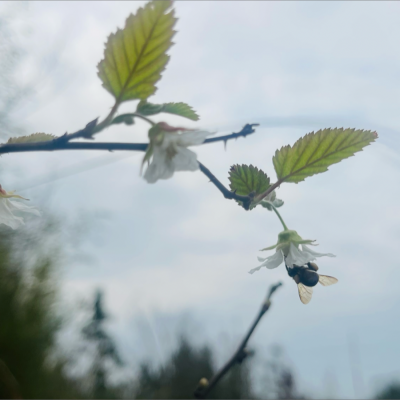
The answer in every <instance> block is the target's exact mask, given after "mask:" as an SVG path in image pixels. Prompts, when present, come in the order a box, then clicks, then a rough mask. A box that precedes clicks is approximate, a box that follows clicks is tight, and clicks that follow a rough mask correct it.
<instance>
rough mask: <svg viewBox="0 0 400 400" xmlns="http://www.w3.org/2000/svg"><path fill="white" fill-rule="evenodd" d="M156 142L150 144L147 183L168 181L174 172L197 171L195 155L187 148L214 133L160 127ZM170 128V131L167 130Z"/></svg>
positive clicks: (200, 142)
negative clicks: (150, 157)
mask: <svg viewBox="0 0 400 400" xmlns="http://www.w3.org/2000/svg"><path fill="white" fill-rule="evenodd" d="M162 127H163V129H162V130H161V131H160V133H159V136H158V137H157V140H153V141H151V143H150V146H149V147H150V148H151V152H152V153H151V156H152V159H151V162H150V165H149V166H148V167H147V169H146V172H145V174H144V179H146V181H147V182H148V183H155V182H157V181H158V180H159V179H169V178H171V177H172V175H173V174H174V172H175V171H196V170H197V169H199V164H198V162H197V155H196V153H194V152H193V151H191V150H189V149H188V148H187V147H189V146H197V145H200V144H202V143H203V142H204V140H205V139H206V137H207V136H210V135H213V134H214V132H208V131H201V130H186V129H184V128H173V127H169V126H168V125H167V124H163V125H162ZM168 128H171V129H168Z"/></svg>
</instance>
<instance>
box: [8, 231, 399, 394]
mask: <svg viewBox="0 0 400 400" xmlns="http://www.w3.org/2000/svg"><path fill="white" fill-rule="evenodd" d="M57 229H58V228H57V224H54V223H51V224H50V223H47V224H46V223H41V225H40V224H39V226H36V227H35V228H34V229H31V230H22V231H18V233H15V232H14V231H12V230H11V229H9V228H2V229H1V230H0V316H1V319H0V397H1V398H14V399H15V398H31V399H35V398H76V399H78V398H82V399H84V398H98V399H101V398H103V399H105V398H109V399H113V398H137V399H186V398H193V392H194V389H195V388H196V386H197V384H198V382H199V380H200V379H201V378H203V377H205V378H207V379H209V378H211V377H212V376H213V374H214V373H215V372H216V366H215V363H214V358H213V352H212V350H211V349H212V346H211V344H210V345H206V346H204V347H202V348H196V347H195V346H193V344H192V343H191V341H190V338H188V337H180V339H179V340H178V346H177V348H176V350H175V351H174V352H173V353H172V354H171V355H170V357H169V358H168V360H167V361H166V362H165V364H164V365H159V366H158V367H153V368H152V367H151V366H150V365H151V363H150V361H151V360H149V362H142V363H141V364H140V365H139V366H136V367H138V368H137V369H136V370H135V371H137V372H136V374H135V376H134V377H133V378H130V379H129V380H125V381H123V382H122V383H118V384H115V383H113V382H112V380H111V379H110V378H111V375H112V374H113V373H115V372H118V370H119V369H120V368H121V367H125V368H126V364H125V363H124V361H129V360H124V359H123V357H122V356H121V354H120V352H119V350H118V345H117V343H116V342H115V340H114V339H113V338H112V337H111V336H110V334H109V333H108V332H107V329H106V322H107V320H108V318H109V316H108V314H107V313H106V311H105V305H104V298H103V295H102V292H101V291H98V292H96V293H95V295H94V297H93V299H92V304H91V306H90V307H91V310H90V314H89V315H88V316H87V319H86V321H85V322H84V323H83V324H82V326H81V327H80V328H79V327H78V328H77V329H78V330H79V335H78V336H77V337H79V339H77V340H78V341H79V343H76V348H77V349H78V348H80V349H82V348H83V349H84V351H78V352H68V353H65V352H63V351H62V349H61V348H60V344H59V342H58V340H57V338H58V335H59V333H60V332H61V331H62V329H63V324H65V322H66V321H68V319H67V318H65V316H63V314H62V313H63V307H62V305H61V304H60V302H59V296H58V295H59V285H58V279H59V277H60V274H59V272H60V267H61V265H60V264H61V263H60V260H63V259H64V258H63V255H62V248H61V247H60V246H59V245H58V243H57V240H54V238H56V237H57V235H56V234H55V230H57ZM48 239H51V240H48ZM63 245H64V246H65V243H63ZM75 312H77V313H79V312H81V310H80V309H77V310H75ZM82 353H83V354H84V356H85V357H86V360H89V367H87V368H86V369H82V372H81V373H76V372H75V373H74V374H73V375H72V374H71V373H70V372H68V371H70V367H71V366H73V365H74V364H76V363H78V361H79V360H78V358H79V357H81V356H82ZM266 360H267V362H264V364H263V365H264V367H263V368H265V371H263V372H265V373H264V374H263V376H264V378H263V382H262V385H261V386H262V389H261V390H260V389H258V390H257V391H256V390H255V389H254V387H255V386H254V382H253V378H252V375H253V374H252V357H251V356H249V357H248V358H247V359H245V360H244V361H243V362H242V364H238V365H236V366H235V367H234V368H232V369H231V371H230V372H229V373H228V374H227V375H226V376H225V377H224V378H223V379H222V380H221V381H220V382H219V384H218V385H217V386H216V387H215V388H214V389H213V391H212V392H211V393H210V398H215V399H245V398H246V399H251V398H265V399H302V398H305V397H304V396H303V395H302V394H301V393H299V392H298V390H297V389H296V383H295V379H294V375H293V372H292V371H291V369H290V368H288V367H287V366H286V365H285V363H284V362H283V361H282V358H281V357H280V356H279V355H278V356H277V353H276V352H274V351H271V354H268V355H266ZM133 375H134V374H132V375H131V376H133ZM259 386H260V385H259ZM399 395H400V386H399V385H396V384H392V385H389V386H388V387H387V388H385V389H383V390H382V391H381V392H380V393H379V394H378V395H377V397H376V398H379V399H399V398H400V396H399Z"/></svg>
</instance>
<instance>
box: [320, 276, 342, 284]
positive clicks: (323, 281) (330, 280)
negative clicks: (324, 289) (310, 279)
mask: <svg viewBox="0 0 400 400" xmlns="http://www.w3.org/2000/svg"><path fill="white" fill-rule="evenodd" d="M337 282H338V280H337V279H336V278H334V277H333V276H328V275H320V276H319V283H320V284H321V285H322V286H329V285H333V284H334V283H337Z"/></svg>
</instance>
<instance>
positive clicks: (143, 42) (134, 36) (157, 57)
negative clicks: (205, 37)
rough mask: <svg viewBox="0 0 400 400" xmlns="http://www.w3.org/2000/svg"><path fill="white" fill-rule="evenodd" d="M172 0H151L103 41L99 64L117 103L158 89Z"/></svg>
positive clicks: (170, 25)
mask: <svg viewBox="0 0 400 400" xmlns="http://www.w3.org/2000/svg"><path fill="white" fill-rule="evenodd" d="M171 4H172V2H171V1H166V0H164V1H152V2H149V3H147V4H146V5H145V6H144V8H139V10H138V12H137V14H136V15H133V14H131V15H130V16H129V17H128V19H127V20H126V24H125V28H124V29H123V30H121V29H118V30H117V32H116V33H112V34H111V35H110V36H109V38H108V41H107V43H106V48H105V51H104V59H103V60H101V61H100V63H99V64H98V66H97V68H98V76H99V78H100V79H101V80H102V82H103V87H104V88H105V89H106V90H108V91H109V92H110V93H111V94H112V95H113V96H114V97H115V99H116V103H117V104H120V103H121V102H123V101H127V100H135V99H147V98H148V97H149V96H151V95H152V94H154V93H155V91H156V90H157V88H156V86H155V84H156V82H157V81H158V80H159V79H160V78H161V72H162V71H163V70H164V69H165V66H166V64H167V62H168V60H169V56H168V55H167V54H166V52H167V50H168V49H169V48H170V47H171V46H172V37H173V36H174V34H175V31H174V30H173V29H172V28H173V26H174V25H175V23H176V18H175V17H174V10H172V11H170V12H167V10H168V9H169V8H170V7H171Z"/></svg>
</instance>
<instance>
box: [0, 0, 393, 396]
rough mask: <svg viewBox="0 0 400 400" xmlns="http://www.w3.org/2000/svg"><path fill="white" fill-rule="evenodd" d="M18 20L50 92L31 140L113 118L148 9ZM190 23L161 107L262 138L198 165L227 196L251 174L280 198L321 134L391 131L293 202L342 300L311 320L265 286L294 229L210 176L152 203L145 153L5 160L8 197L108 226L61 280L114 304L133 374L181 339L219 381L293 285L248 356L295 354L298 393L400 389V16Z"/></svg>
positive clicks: (328, 298)
mask: <svg viewBox="0 0 400 400" xmlns="http://www.w3.org/2000/svg"><path fill="white" fill-rule="evenodd" d="M14 3H15V2H13V4H10V3H6V2H3V3H2V4H1V10H5V9H8V10H9V9H12V7H20V8H19V17H18V19H17V20H16V21H14V25H13V26H14V32H15V38H16V39H15V40H17V41H18V43H20V46H21V47H22V48H24V49H25V56H24V57H25V58H24V62H23V63H21V64H20V69H19V70H18V71H16V73H18V74H20V75H19V76H20V77H21V83H24V82H29V83H31V84H32V83H33V86H34V88H33V93H32V95H31V96H29V97H27V99H26V100H24V101H23V102H22V103H21V105H20V107H19V108H18V109H16V110H15V113H14V115H13V118H14V119H15V120H17V121H18V122H19V123H20V125H23V127H24V129H25V130H26V132H27V133H32V132H48V133H53V134H56V135H59V134H63V133H64V132H65V131H68V132H73V131H75V130H77V129H79V128H81V127H83V126H84V125H85V124H86V123H87V122H88V121H91V120H92V119H94V118H95V117H97V116H101V117H104V116H105V115H106V114H107V112H108V110H109V108H110V107H111V106H112V97H111V96H110V95H109V94H108V92H106V91H105V90H104V89H103V88H102V87H101V83H100V80H99V79H98V77H97V75H96V65H97V63H98V61H100V60H101V59H102V57H103V49H104V42H105V41H106V38H107V36H108V34H109V33H110V32H112V31H115V29H116V28H117V27H122V26H123V24H124V21H125V18H126V17H127V16H128V15H129V13H131V12H135V11H136V9H137V8H138V6H139V5H141V4H144V3H143V2H112V3H111V2H31V3H18V5H14ZM175 8H176V13H177V16H178V17H179V21H178V23H177V26H176V29H177V30H178V33H177V34H176V36H175V37H174V42H175V43H176V44H175V45H174V46H173V47H172V49H171V50H170V52H169V53H170V55H171V60H170V62H169V64H168V66H167V69H166V71H165V72H164V73H163V78H162V80H161V81H160V82H159V84H158V88H159V89H158V91H157V92H156V94H155V95H154V96H152V97H151V100H152V101H154V102H164V101H165V102H169V101H176V102H178V101H185V102H187V103H188V104H190V105H191V106H193V107H194V108H195V109H196V110H197V111H198V113H199V114H200V116H201V120H200V121H199V122H198V123H193V122H186V121H184V122H183V121H182V120H180V119H178V118H174V117H171V116H169V117H165V116H161V117H157V120H166V121H169V122H171V123H180V124H183V123H185V124H186V125H187V126H199V127H202V128H207V129H215V130H218V132H220V133H227V132H230V131H238V130H239V129H240V128H241V127H242V126H243V125H244V124H245V123H256V122H258V123H260V124H261V125H260V127H259V128H258V129H257V132H256V133H255V134H254V135H252V136H249V137H247V138H246V139H240V140H237V141H232V142H230V143H228V146H227V151H224V149H223V145H222V144H219V143H218V144H214V145H207V146H203V147H199V148H196V149H195V150H196V152H197V154H198V157H199V159H200V160H201V161H202V162H203V163H204V164H205V165H206V166H207V167H208V168H210V169H211V170H212V171H213V173H214V174H215V175H216V176H217V177H218V178H219V179H220V180H221V181H222V182H223V183H225V184H228V180H227V176H228V171H229V167H230V166H231V165H232V164H236V163H249V164H250V163H252V164H253V165H256V166H258V167H259V168H262V169H263V170H264V171H265V172H267V173H268V174H269V175H270V176H271V177H272V180H274V179H275V174H274V170H273V166H272V161H271V160H272V155H273V154H274V152H275V150H276V149H277V148H280V147H281V146H283V145H286V144H293V143H294V142H295V141H296V140H297V139H298V138H299V137H300V136H302V135H304V134H306V133H308V132H311V131H313V130H314V131H316V130H318V129H321V128H326V127H336V126H337V127H342V126H343V127H354V128H357V129H372V130H377V132H378V134H379V139H378V141H377V142H376V143H374V144H373V145H372V146H369V147H367V148H366V149H365V150H364V151H363V152H361V153H357V154H356V156H355V157H352V158H350V159H347V160H345V161H343V162H342V163H340V164H338V165H334V166H332V167H331V168H330V170H329V171H328V172H326V173H324V174H321V175H317V176H314V177H311V178H308V179H306V181H304V182H301V183H300V184H298V185H296V184H284V185H282V186H281V188H280V189H279V190H278V197H280V198H282V199H283V200H284V201H285V205H284V207H283V208H282V215H283V217H284V219H285V221H286V222H287V224H288V226H289V227H290V228H292V229H296V230H297V231H298V232H299V233H300V235H302V236H303V237H306V238H310V239H317V241H318V243H319V244H320V246H319V249H318V250H320V251H321V252H331V253H334V254H336V255H337V257H336V258H326V259H321V260H320V262H319V263H318V264H319V265H320V268H321V270H322V271H323V272H324V273H326V274H328V275H333V276H336V277H337V278H338V279H339V284H338V285H335V286H332V287H329V288H323V287H317V288H316V289H315V291H314V296H313V300H312V302H311V303H310V304H308V305H307V306H304V305H303V304H301V303H300V301H299V300H298V295H297V290H296V286H295V284H294V283H293V282H292V281H291V280H290V278H289V277H288V276H287V275H286V272H285V270H284V268H283V267H280V268H277V269H276V270H266V269H264V270H261V271H259V272H258V273H255V274H254V275H249V274H248V273H247V271H248V270H249V269H251V268H254V267H255V266H257V265H258V261H257V256H258V255H263V254H262V253H259V252H258V250H259V249H261V248H263V247H266V246H268V245H271V244H273V243H275V242H276V236H277V234H278V233H279V231H280V230H281V227H280V224H279V221H278V220H277V218H275V216H274V215H273V214H272V213H269V212H268V211H266V210H264V209H258V208H257V209H255V210H254V211H252V212H245V211H244V210H242V209H240V208H239V207H238V206H237V205H236V204H235V203H234V202H233V201H227V200H225V199H224V198H223V197H222V196H221V195H220V194H219V192H218V191H217V190H216V189H215V188H214V187H213V186H212V185H211V184H209V183H208V180H207V179H206V178H205V177H204V176H203V175H202V174H201V173H200V172H197V173H190V172H184V173H178V174H176V175H175V176H174V177H173V178H172V179H170V180H168V181H164V182H158V183H157V184H155V185H148V184H147V183H146V182H145V181H144V180H143V179H142V178H141V177H140V176H139V167H140V162H141V158H142V156H143V155H142V154H125V153H121V154H119V153H115V154H105V153H100V152H87V153H83V152H68V153H67V152H58V153H54V154H45V153H38V154H13V155H6V156H3V157H2V158H1V160H0V163H1V168H2V171H3V172H2V179H3V180H4V181H5V182H7V187H9V188H10V189H13V188H16V189H19V190H20V191H21V194H24V195H26V196H28V197H29V198H30V199H31V202H32V203H33V204H36V205H38V206H39V207H41V208H42V209H43V210H44V211H45V212H46V210H48V211H49V212H52V213H56V214H57V213H60V215H65V216H67V217H68V218H77V217H79V215H82V214H85V215H88V216H90V217H92V218H96V219H97V221H96V224H95V226H96V228H95V229H92V231H91V233H90V235H89V238H88V241H87V244H86V245H85V252H86V254H87V255H88V257H87V258H84V259H76V260H75V261H74V262H71V263H70V265H69V266H68V270H67V271H66V272H65V276H64V283H63V287H64V290H65V293H68V296H67V295H66V296H65V297H66V300H67V302H69V303H71V304H72V303H73V302H74V298H75V297H77V298H78V297H80V296H82V297H86V298H87V297H88V296H90V295H91V293H93V290H94V288H95V287H96V286H97V285H101V286H102V287H103V288H104V289H105V291H106V296H107V297H106V301H107V304H108V308H109V311H110V312H111V313H112V314H113V315H114V319H113V321H112V324H111V326H110V329H112V330H113V332H114V333H115V335H116V336H117V337H118V338H119V340H120V343H121V345H122V346H123V348H124V354H125V355H126V358H127V359H128V360H129V359H132V360H135V359H137V358H138V357H139V358H140V357H151V358H152V359H153V360H154V361H156V362H157V361H162V360H164V359H165V357H166V356H167V355H168V352H169V351H170V349H171V348H173V346H174V344H175V333H176V332H177V331H178V330H179V329H181V328H182V327H183V329H185V330H186V331H187V333H188V334H190V335H191V336H192V337H193V338H194V340H195V341H196V343H202V342H204V341H206V340H208V341H212V342H213V343H214V344H215V346H217V347H218V355H219V358H218V360H219V361H220V362H222V360H224V359H225V358H227V357H228V356H229V354H230V352H231V351H232V350H233V349H234V348H235V347H236V345H237V343H238V340H239V339H240V338H241V336H242V334H243V332H244V331H245V330H246V329H247V327H248V325H249V324H250V322H251V321H252V319H253V318H254V315H255V313H256V312H257V310H258V307H259V305H260V303H261V301H262V299H263V297H264V295H265V293H266V290H267V288H268V286H269V285H270V284H272V283H274V282H276V281H277V280H282V281H283V282H284V286H283V287H282V288H281V290H280V291H279V292H278V293H277V294H276V296H275V298H274V304H273V307H272V309H271V310H270V312H269V313H268V315H267V316H266V317H265V319H264V320H263V321H262V322H261V324H260V326H259V327H258V328H257V331H256V332H255V334H254V336H253V338H252V343H253V345H254V346H255V347H257V349H258V351H259V354H260V356H261V355H262V354H263V352H267V351H268V349H269V346H270V345H271V344H273V343H279V344H280V345H282V346H283V347H284V349H285V354H286V356H287V358H288V359H289V360H290V362H291V364H292V365H293V367H294V368H295V371H296V374H297V377H298V379H299V383H300V385H301V386H300V389H301V390H303V391H305V392H307V393H309V394H311V395H313V396H315V397H324V396H325V397H332V396H336V397H338V398H354V397H368V396H371V395H372V394H373V393H374V392H375V390H376V389H377V388H378V387H379V386H380V385H381V384H383V383H385V382H386V381H388V380H389V379H391V378H394V377H396V376H397V377H399V374H400V364H399V361H398V358H397V356H396V355H397V354H399V352H400V344H399V341H398V335H399V333H400V327H399V323H398V322H397V321H398V310H399V306H400V294H399V291H398V280H399V279H400V272H399V268H398V266H399V262H398V260H397V252H396V250H397V248H398V241H399V238H400V230H399V220H400V213H399V208H398V198H399V195H400V190H399V185H398V182H399V178H400V156H399V150H400V145H399V143H400V142H399V139H398V135H399V132H400V122H399V118H398V108H399V98H400V52H398V39H399V37H400V27H399V25H398V18H397V16H398V12H399V10H400V4H399V3H397V2H229V1H226V2H206V1H201V2H195V1H191V2H177V3H176V5H175ZM15 9H16V8H15ZM135 106H136V104H135V102H130V103H126V104H124V105H123V107H122V108H121V110H122V111H128V110H133V109H134V108H135ZM21 116H22V117H21ZM145 129H146V126H145V125H144V124H142V123H140V122H139V123H137V124H135V125H134V126H132V127H120V126H117V127H113V128H111V129H109V130H107V131H106V132H104V133H101V134H99V135H98V138H97V140H102V141H103V140H113V141H134V142H136V141H138V142H140V141H145V140H146V130H145ZM111 161H112V162H111ZM90 168H91V169H90ZM81 170H85V172H80V173H75V172H79V171H81ZM68 174H71V175H70V176H66V175H68ZM46 181H52V183H44V182H46ZM3 186H5V187H6V184H5V183H4V184H3ZM32 186H33V187H32ZM71 293H74V296H71ZM75 295H76V296H75ZM137 328H140V329H137ZM354 343H355V344H354ZM349 348H351V349H352V350H350V351H349ZM255 362H258V361H257V360H255ZM260 362H261V361H260ZM355 370H356V382H355V385H354V382H353V379H352V371H353V372H354V371H355ZM354 386H355V387H354Z"/></svg>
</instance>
